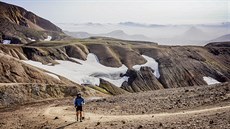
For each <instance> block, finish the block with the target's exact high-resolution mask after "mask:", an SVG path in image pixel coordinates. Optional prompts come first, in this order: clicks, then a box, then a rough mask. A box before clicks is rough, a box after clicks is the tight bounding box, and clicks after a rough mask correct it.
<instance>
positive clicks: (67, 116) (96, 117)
mask: <svg viewBox="0 0 230 129" xmlns="http://www.w3.org/2000/svg"><path fill="white" fill-rule="evenodd" d="M70 109H71V107H70V106H61V107H55V106H54V105H51V106H49V107H48V108H47V109H46V110H45V112H44V115H45V116H46V117H49V118H52V119H53V118H54V117H56V116H58V117H59V118H60V119H62V120H64V121H67V122H75V121H76V120H75V112H74V109H73V110H70ZM225 109H230V105H228V106H223V107H212V108H206V109H199V110H187V111H179V112H173V113H158V114H144V115H103V114H94V113H89V112H86V113H85V117H86V119H85V121H83V122H82V123H93V122H98V121H100V122H109V121H121V120H138V119H141V120H149V119H152V120H154V119H155V120H157V121H159V120H161V119H165V118H166V117H167V118H173V117H183V116H188V115H196V114H201V113H206V114H207V113H213V112H216V111H220V110H225Z"/></svg>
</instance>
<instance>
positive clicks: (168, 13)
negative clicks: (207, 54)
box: [2, 0, 230, 24]
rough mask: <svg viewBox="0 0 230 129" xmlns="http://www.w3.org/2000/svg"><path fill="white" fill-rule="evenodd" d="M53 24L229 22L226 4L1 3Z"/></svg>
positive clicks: (205, 0)
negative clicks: (30, 13)
mask: <svg viewBox="0 0 230 129" xmlns="http://www.w3.org/2000/svg"><path fill="white" fill-rule="evenodd" d="M2 1H4V2H7V3H11V4H15V5H18V6H21V7H23V8H25V9H27V10H29V11H32V12H34V13H35V14H37V15H39V16H41V17H43V18H45V19H48V20H50V21H51V22H54V23H86V22H93V23H119V22H127V21H131V22H137V23H146V24H209V23H211V24H212V23H220V22H230V2H229V0H2Z"/></svg>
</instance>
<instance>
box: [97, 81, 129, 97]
mask: <svg viewBox="0 0 230 129" xmlns="http://www.w3.org/2000/svg"><path fill="white" fill-rule="evenodd" d="M99 87H101V88H103V89H105V90H106V91H107V92H109V93H110V94H112V95H119V94H124V93H128V92H127V91H125V90H124V89H121V88H119V87H117V86H115V85H113V84H111V83H110V82H108V81H105V80H104V79H101V78H100V85H99Z"/></svg>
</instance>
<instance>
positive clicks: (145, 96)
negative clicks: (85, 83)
mask: <svg viewBox="0 0 230 129" xmlns="http://www.w3.org/2000/svg"><path fill="white" fill-rule="evenodd" d="M89 99H92V98H88V99H87V100H88V102H87V103H86V105H85V118H86V119H85V120H84V121H83V122H82V123H80V122H76V121H75V116H74V114H75V113H74V112H75V111H74V108H73V106H72V100H73V98H69V99H62V100H56V101H43V102H40V103H35V104H32V105H25V106H21V107H15V108H11V109H9V108H8V109H7V108H6V109H1V110H0V116H1V119H0V128H59V129H63V128H70V129H71V128H83V129H86V128H87V129H91V128H98V129H101V128H103V129H104V128H114V129H117V128H127V129H129V128H133V129H138V128H146V129H147V128H221V129H223V128H226V129H227V128H229V127H230V84H229V83H225V84H222V85H216V86H214V85H213V86H203V87H190V88H176V89H172V90H171V89H170V90H158V91H150V92H140V93H135V94H125V95H120V96H114V97H109V98H104V99H100V100H91V101H89ZM178 99H179V100H180V102H178ZM110 102H112V104H111V103H110ZM176 102H177V104H176ZM182 105H183V106H182ZM146 107H148V108H146ZM168 107H170V108H168ZM126 108H127V109H126ZM142 110H144V111H146V112H142ZM132 111H133V112H132Z"/></svg>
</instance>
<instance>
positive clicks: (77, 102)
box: [74, 97, 85, 107]
mask: <svg viewBox="0 0 230 129" xmlns="http://www.w3.org/2000/svg"><path fill="white" fill-rule="evenodd" d="M83 104H85V101H84V99H83V98H82V97H76V98H75V100H74V106H75V107H76V106H82V105H83Z"/></svg>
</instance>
